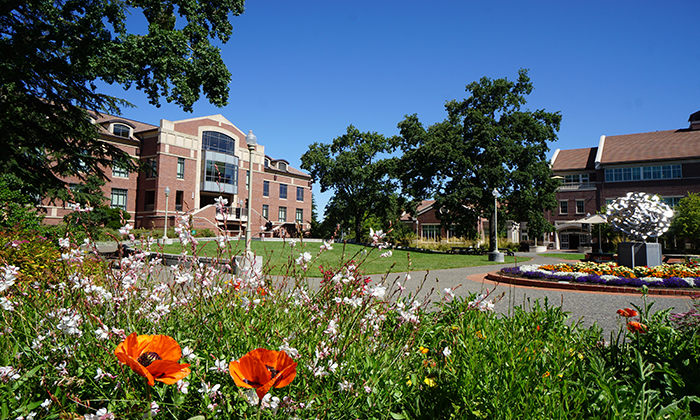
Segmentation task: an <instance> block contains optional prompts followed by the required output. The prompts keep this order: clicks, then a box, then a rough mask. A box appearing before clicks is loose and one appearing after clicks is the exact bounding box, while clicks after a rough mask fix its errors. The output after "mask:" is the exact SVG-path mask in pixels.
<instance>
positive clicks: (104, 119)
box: [91, 112, 158, 133]
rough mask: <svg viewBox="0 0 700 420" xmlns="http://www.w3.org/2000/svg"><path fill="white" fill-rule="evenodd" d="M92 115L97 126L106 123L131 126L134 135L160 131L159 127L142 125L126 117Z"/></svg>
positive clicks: (93, 113)
mask: <svg viewBox="0 0 700 420" xmlns="http://www.w3.org/2000/svg"><path fill="white" fill-rule="evenodd" d="M91 114H92V116H93V117H94V118H95V122H96V123H97V124H100V125H102V124H105V123H112V122H121V123H124V124H127V125H130V126H131V127H132V128H133V129H134V133H141V132H143V131H150V130H157V129H158V126H157V125H152V124H146V123H142V122H140V121H136V120H130V119H128V118H124V117H117V116H115V115H109V114H97V113H95V112H91Z"/></svg>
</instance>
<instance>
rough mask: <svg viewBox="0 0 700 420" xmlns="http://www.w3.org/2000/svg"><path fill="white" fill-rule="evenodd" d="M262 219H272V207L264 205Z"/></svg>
mask: <svg viewBox="0 0 700 420" xmlns="http://www.w3.org/2000/svg"><path fill="white" fill-rule="evenodd" d="M262 217H263V218H264V219H270V206H269V205H267V204H263V208H262Z"/></svg>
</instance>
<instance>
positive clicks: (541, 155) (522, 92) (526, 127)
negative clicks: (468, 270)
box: [397, 70, 561, 250]
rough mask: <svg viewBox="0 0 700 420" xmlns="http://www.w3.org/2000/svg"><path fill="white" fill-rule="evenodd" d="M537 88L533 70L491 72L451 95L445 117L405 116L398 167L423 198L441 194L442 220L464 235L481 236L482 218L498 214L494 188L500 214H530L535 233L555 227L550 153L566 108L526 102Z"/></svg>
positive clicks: (523, 217)
mask: <svg viewBox="0 0 700 420" xmlns="http://www.w3.org/2000/svg"><path fill="white" fill-rule="evenodd" d="M532 90H533V85H532V83H531V82H530V79H529V77H528V75H527V71H526V70H520V71H519V73H518V79H517V81H510V80H508V79H505V78H503V79H495V80H492V79H489V78H486V77H484V78H482V79H481V80H479V81H478V82H473V83H471V84H469V85H467V86H466V91H467V92H468V93H469V94H470V96H469V97H468V98H466V99H464V100H462V101H457V100H452V101H449V102H447V104H446V105H445V108H446V110H447V118H446V119H445V120H444V121H442V122H438V123H436V124H434V125H431V126H429V127H428V128H427V129H426V128H425V127H424V126H423V125H422V124H421V123H420V121H419V120H418V117H417V115H415V114H414V115H410V116H406V118H405V119H404V120H403V121H401V122H400V123H399V129H400V133H401V136H402V137H403V142H402V148H403V152H404V155H403V157H402V159H401V162H400V165H399V171H398V172H397V173H399V174H400V177H401V180H402V185H403V187H404V192H405V193H406V194H407V195H408V196H410V197H412V198H413V199H414V200H416V201H418V200H422V199H428V198H434V199H435V200H436V208H438V209H440V212H439V214H440V217H441V222H442V223H443V225H444V226H450V225H454V226H455V228H456V230H457V233H458V234H462V235H465V236H471V237H473V236H475V234H476V228H477V221H478V218H479V217H492V216H493V213H494V210H495V207H494V197H493V195H492V191H493V190H494V189H497V190H498V191H499V192H500V194H501V197H500V198H499V209H498V211H499V214H500V213H502V214H503V216H506V217H507V218H510V219H513V220H516V221H527V222H528V226H529V229H530V235H531V236H533V237H536V236H537V235H540V234H542V233H543V232H544V231H547V230H550V229H551V224H549V222H548V221H547V220H546V219H545V218H544V214H543V209H551V208H554V207H555V206H556V200H555V192H556V189H557V186H558V184H557V181H556V180H554V179H552V178H551V171H550V168H549V163H548V161H547V157H546V154H547V152H548V151H549V146H548V143H550V142H554V141H556V139H557V136H556V132H557V131H558V130H559V125H560V122H561V115H560V114H559V113H558V112H554V113H552V112H545V111H544V110H536V111H529V110H526V109H523V107H524V105H525V104H526V96H527V95H529V94H530V93H531V92H532ZM506 217H499V220H505V219H506ZM490 225H491V232H490V233H491V250H493V249H494V246H495V244H494V240H493V239H494V238H495V234H496V230H495V226H494V224H493V223H491V224H490Z"/></svg>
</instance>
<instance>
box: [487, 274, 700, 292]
mask: <svg viewBox="0 0 700 420" xmlns="http://www.w3.org/2000/svg"><path fill="white" fill-rule="evenodd" d="M486 279H487V280H490V281H493V282H496V283H507V284H514V285H517V286H530V287H542V288H546V289H563V290H579V291H582V292H603V293H632V294H639V295H641V294H643V293H642V291H641V289H640V288H639V287H626V286H609V285H603V284H587V283H570V282H565V281H547V280H535V279H525V278H520V277H511V276H507V275H503V274H501V272H500V271H493V272H491V273H488V274H486ZM647 294H648V295H667V296H668V295H675V296H700V290H686V289H668V288H656V287H650V288H648V289H647Z"/></svg>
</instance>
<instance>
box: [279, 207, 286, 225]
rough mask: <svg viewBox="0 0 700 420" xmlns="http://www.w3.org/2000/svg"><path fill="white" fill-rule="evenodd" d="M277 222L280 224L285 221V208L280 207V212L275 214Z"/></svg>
mask: <svg viewBox="0 0 700 420" xmlns="http://www.w3.org/2000/svg"><path fill="white" fill-rule="evenodd" d="M277 220H278V221H280V222H286V221H287V208H286V207H280V210H279V212H278V214H277Z"/></svg>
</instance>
